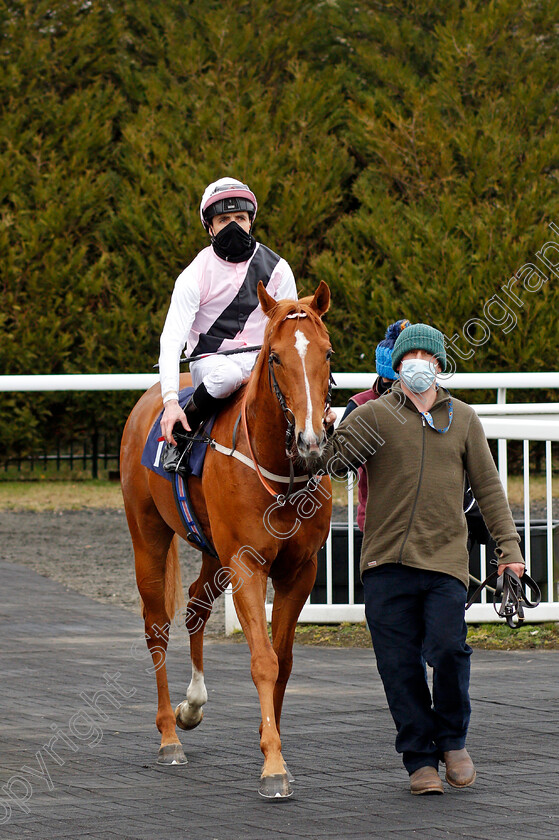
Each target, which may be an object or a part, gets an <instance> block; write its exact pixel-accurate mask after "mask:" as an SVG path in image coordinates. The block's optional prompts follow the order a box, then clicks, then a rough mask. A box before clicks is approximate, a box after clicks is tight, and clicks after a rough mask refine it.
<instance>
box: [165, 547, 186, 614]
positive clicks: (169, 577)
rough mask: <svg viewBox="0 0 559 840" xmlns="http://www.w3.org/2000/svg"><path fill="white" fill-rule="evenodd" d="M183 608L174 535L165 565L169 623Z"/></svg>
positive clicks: (177, 553)
mask: <svg viewBox="0 0 559 840" xmlns="http://www.w3.org/2000/svg"><path fill="white" fill-rule="evenodd" d="M184 606H185V601H184V593H183V591H182V581H181V567H180V563H179V538H178V537H177V535H176V534H175V536H174V537H173V539H172V540H171V545H170V546H169V551H168V552H167V561H166V564H165V612H166V613H167V615H168V617H169V621H173V618H174V617H175V614H176V612H177V610H178V609H179V608H180V607H184Z"/></svg>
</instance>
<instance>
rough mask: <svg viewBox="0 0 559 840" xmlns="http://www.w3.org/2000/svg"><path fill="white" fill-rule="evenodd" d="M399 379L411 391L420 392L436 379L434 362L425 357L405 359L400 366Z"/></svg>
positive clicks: (425, 389)
mask: <svg viewBox="0 0 559 840" xmlns="http://www.w3.org/2000/svg"><path fill="white" fill-rule="evenodd" d="M400 379H401V380H402V382H403V383H404V385H405V386H406V387H407V388H409V390H410V391H412V393H414V394H422V393H423V392H424V391H427V390H429V388H430V387H431V385H432V384H433V383H434V381H435V379H436V373H435V363H434V362H428V361H426V360H425V359H405V361H403V362H402V365H401V367H400Z"/></svg>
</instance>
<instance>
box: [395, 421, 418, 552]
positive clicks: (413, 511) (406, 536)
mask: <svg viewBox="0 0 559 840" xmlns="http://www.w3.org/2000/svg"><path fill="white" fill-rule="evenodd" d="M421 422H422V429H421V431H422V439H421V466H420V468H419V480H418V482H417V490H416V492H415V499H414V500H413V507H412V509H411V514H410V521H409V522H408V527H407V530H406V533H405V534H404V539H403V540H402V545H401V547H400V554H399V556H398V563H402V562H403V561H402V554H403V553H404V546H405V544H406V541H407V539H408V537H409V534H410V530H411V526H412V522H413V516H414V514H415V509H416V507H417V500H418V498H419V491H420V489H421V479H422V477H423V462H424V459H425V417H423V415H421Z"/></svg>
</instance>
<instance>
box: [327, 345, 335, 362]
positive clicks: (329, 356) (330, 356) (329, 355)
mask: <svg viewBox="0 0 559 840" xmlns="http://www.w3.org/2000/svg"><path fill="white" fill-rule="evenodd" d="M333 352H334V351H333V350H332V348H331V347H330V349H329V350H327V351H326V361H327V362H329V361H330V359H331V358H332V353H333Z"/></svg>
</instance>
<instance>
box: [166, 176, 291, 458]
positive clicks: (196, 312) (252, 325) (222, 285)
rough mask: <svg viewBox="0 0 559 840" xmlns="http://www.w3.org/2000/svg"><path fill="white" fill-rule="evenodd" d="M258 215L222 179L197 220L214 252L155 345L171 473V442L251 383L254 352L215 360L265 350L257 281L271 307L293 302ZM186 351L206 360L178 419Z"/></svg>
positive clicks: (184, 284)
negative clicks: (255, 231) (258, 230)
mask: <svg viewBox="0 0 559 840" xmlns="http://www.w3.org/2000/svg"><path fill="white" fill-rule="evenodd" d="M257 209H258V203H257V201H256V197H255V196H254V193H252V192H251V190H250V189H249V187H248V186H247V185H246V184H243V183H241V181H237V180H236V179H235V178H220V179H219V180H218V181H215V182H214V183H212V184H210V185H209V186H208V187H207V188H206V190H205V192H204V195H203V196H202V201H201V203H200V218H201V221H202V225H203V226H204V229H205V230H206V231H207V233H208V234H209V236H210V241H211V244H210V245H209V246H208V247H206V248H204V249H203V250H202V251H200V253H199V254H198V255H197V256H196V257H195V258H194V260H193V261H192V262H191V263H190V265H188V266H187V267H186V268H185V269H184V271H183V272H182V273H181V274H180V275H179V277H178V278H177V280H176V282H175V288H174V291H173V295H172V298H171V304H170V306H169V311H168V313H167V318H166V320H165V326H164V328H163V332H162V334H161V342H160V347H161V351H160V356H159V373H160V382H161V396H162V399H163V405H164V411H163V415H162V418H161V433H162V435H163V437H164V438H165V440H166V441H167V444H168V446H167V451H166V453H165V455H164V466H165V469H167V470H168V471H170V472H173V471H175V470H176V469H177V466H178V463H179V461H180V453H179V451H178V449H177V440H176V438H175V435H177V434H178V435H179V437H182V438H184V434H185V432H190V431H196V429H197V428H198V427H199V426H200V424H201V423H202V422H203V421H204V420H206V419H207V418H208V417H209V416H211V415H212V414H213V413H215V412H216V411H218V408H219V405H220V400H223V399H225V398H226V397H228V396H230V394H232V393H233V392H234V391H236V390H237V388H239V387H240V385H241V384H242V383H243V382H245V381H246V380H247V379H248V377H249V375H250V372H251V370H252V368H253V366H254V363H255V361H256V357H257V355H258V353H257V351H251V352H247V353H239V354H236V355H234V356H226V355H223V356H219V355H212V354H215V353H216V351H218V350H234V349H238V348H242V347H247V346H250V345H254V344H261V343H262V340H263V337H264V329H265V326H266V316H265V315H264V313H263V312H262V309H261V308H260V303H259V301H258V295H257V286H258V283H259V281H260V280H262V282H263V283H264V286H265V287H266V290H267V291H268V293H269V294H270V295H271V296H272V297H273V298H275V299H276V300H281V299H283V298H294V299H297V288H296V286H295V278H294V277H293V272H292V271H291V268H290V267H289V265H288V264H287V262H286V261H285V260H284V259H282V258H281V257H279V256H278V255H277V254H275V253H274V252H273V251H271V250H270V249H269V248H267V247H266V246H265V245H262V244H261V243H259V242H257V241H256V240H255V239H254V237H253V236H252V225H253V222H254V219H255V216H256V212H257ZM185 343H186V348H187V350H186V352H187V354H188V355H189V356H204V358H201V359H200V360H198V361H196V362H192V363H191V365H190V373H191V375H192V383H193V385H194V389H195V390H194V393H193V395H192V397H191V398H190V400H189V402H188V403H187V404H186V406H185V409H184V411H183V409H182V408H181V407H180V405H179V402H178V390H179V359H180V356H181V353H182V351H183V348H184V345H185ZM205 354H209V355H205ZM183 430H184V431H183Z"/></svg>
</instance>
